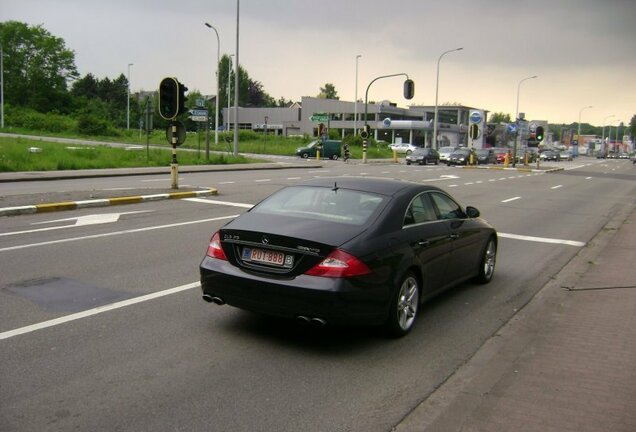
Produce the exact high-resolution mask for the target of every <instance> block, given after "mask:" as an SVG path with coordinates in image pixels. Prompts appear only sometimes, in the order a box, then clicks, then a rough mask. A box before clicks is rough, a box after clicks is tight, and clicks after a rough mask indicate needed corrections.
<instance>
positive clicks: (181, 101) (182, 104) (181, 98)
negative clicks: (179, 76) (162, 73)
mask: <svg viewBox="0 0 636 432" xmlns="http://www.w3.org/2000/svg"><path fill="white" fill-rule="evenodd" d="M177 83H178V84H179V111H178V112H177V115H179V114H183V113H185V112H186V111H187V110H188V109H187V108H186V106H185V101H187V100H188V98H187V97H186V96H185V92H187V91H188V88H187V87H186V86H184V85H183V84H181V83H180V82H179V81H177Z"/></svg>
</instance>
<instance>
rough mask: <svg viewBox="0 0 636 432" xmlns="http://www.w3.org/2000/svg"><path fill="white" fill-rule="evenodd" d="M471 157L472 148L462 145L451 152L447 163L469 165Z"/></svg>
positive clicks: (449, 164)
mask: <svg viewBox="0 0 636 432" xmlns="http://www.w3.org/2000/svg"><path fill="white" fill-rule="evenodd" d="M469 158H470V150H469V149H467V148H466V147H460V148H458V149H457V150H455V151H454V152H453V153H451V155H450V156H449V157H448V160H447V161H446V165H448V166H451V165H468V160H469Z"/></svg>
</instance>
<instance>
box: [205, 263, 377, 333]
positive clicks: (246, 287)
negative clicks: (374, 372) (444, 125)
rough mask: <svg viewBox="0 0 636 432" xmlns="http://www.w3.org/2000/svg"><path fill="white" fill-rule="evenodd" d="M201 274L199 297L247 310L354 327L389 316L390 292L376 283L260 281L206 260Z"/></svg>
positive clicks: (302, 279) (304, 278)
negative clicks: (206, 297) (213, 299)
mask: <svg viewBox="0 0 636 432" xmlns="http://www.w3.org/2000/svg"><path fill="white" fill-rule="evenodd" d="M200 272H201V289H202V291H203V294H204V295H208V296H211V297H217V298H218V299H221V300H222V302H223V303H226V304H228V305H230V306H234V307H237V308H240V309H245V310H249V311H252V312H258V313H263V314H267V315H274V316H279V317H284V318H297V317H299V316H303V317H309V318H319V319H322V320H324V321H326V322H327V323H329V324H355V325H375V324H382V323H383V322H384V321H385V320H386V318H387V316H388V302H389V301H388V298H389V292H388V290H387V289H386V288H383V287H381V286H379V285H378V286H369V285H368V284H354V283H352V281H351V280H349V279H338V278H327V277H316V276H307V275H301V276H297V277H295V278H291V279H288V278H273V277H272V278H270V277H262V276H258V275H255V274H252V273H247V272H245V271H243V270H241V269H239V268H237V267H235V266H233V265H232V264H230V263H229V262H227V261H222V260H218V259H214V258H209V257H206V258H204V260H203V261H202V262H201V266H200Z"/></svg>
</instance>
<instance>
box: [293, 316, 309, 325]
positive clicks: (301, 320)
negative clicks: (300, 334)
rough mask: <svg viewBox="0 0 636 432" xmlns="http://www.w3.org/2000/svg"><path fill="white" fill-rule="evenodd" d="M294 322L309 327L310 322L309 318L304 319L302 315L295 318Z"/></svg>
mask: <svg viewBox="0 0 636 432" xmlns="http://www.w3.org/2000/svg"><path fill="white" fill-rule="evenodd" d="M296 322H297V323H298V324H300V325H309V323H310V322H311V320H310V318H309V317H306V316H304V315H298V316H297V317H296Z"/></svg>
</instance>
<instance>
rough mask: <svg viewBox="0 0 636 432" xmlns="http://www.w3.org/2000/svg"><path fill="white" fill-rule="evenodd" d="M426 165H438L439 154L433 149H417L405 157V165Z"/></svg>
mask: <svg viewBox="0 0 636 432" xmlns="http://www.w3.org/2000/svg"><path fill="white" fill-rule="evenodd" d="M412 163H416V164H418V165H427V164H428V163H434V164H435V165H437V164H439V153H438V152H437V150H435V149H433V148H418V149H415V150H414V151H413V153H411V154H408V155H406V164H407V165H411V164H412Z"/></svg>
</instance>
